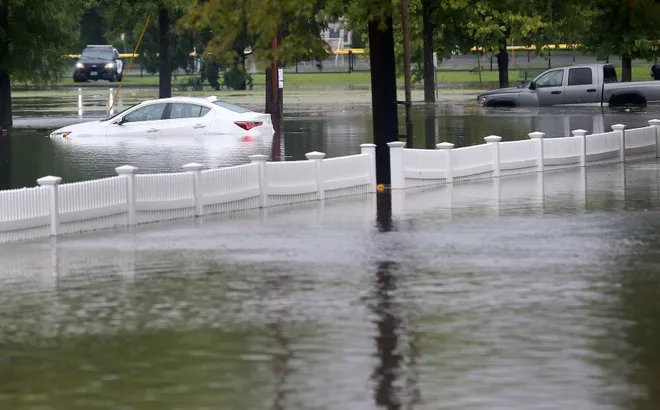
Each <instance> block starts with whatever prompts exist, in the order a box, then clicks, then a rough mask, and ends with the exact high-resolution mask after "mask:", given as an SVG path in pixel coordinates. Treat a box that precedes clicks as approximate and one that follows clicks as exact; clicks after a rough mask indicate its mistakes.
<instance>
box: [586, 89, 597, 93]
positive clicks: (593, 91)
mask: <svg viewBox="0 0 660 410" xmlns="http://www.w3.org/2000/svg"><path fill="white" fill-rule="evenodd" d="M587 92H588V93H595V92H596V89H595V88H590V89H588V90H587Z"/></svg>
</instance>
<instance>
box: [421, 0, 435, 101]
mask: <svg viewBox="0 0 660 410" xmlns="http://www.w3.org/2000/svg"><path fill="white" fill-rule="evenodd" d="M433 4H434V3H433V1H432V0H424V3H423V4H422V7H423V8H422V25H423V28H422V30H423V36H424V101H425V102H427V103H434V102H435V68H434V66H433V49H434V46H433V32H434V31H435V24H433V20H432V18H431V17H432V14H433V9H434V6H433Z"/></svg>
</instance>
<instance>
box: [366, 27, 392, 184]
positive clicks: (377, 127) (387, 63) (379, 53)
mask: <svg viewBox="0 0 660 410" xmlns="http://www.w3.org/2000/svg"><path fill="white" fill-rule="evenodd" d="M384 21H385V29H384V30H381V29H380V28H379V25H380V20H372V21H370V22H369V26H368V27H369V60H370V64H369V65H370V67H371V110H372V117H373V134H374V143H375V144H376V182H377V183H378V184H385V185H389V184H390V182H391V175H390V148H389V147H388V146H387V143H388V142H392V141H398V140H399V121H398V116H397V95H396V67H395V64H394V36H393V29H392V16H391V15H389V16H387V17H385V18H384Z"/></svg>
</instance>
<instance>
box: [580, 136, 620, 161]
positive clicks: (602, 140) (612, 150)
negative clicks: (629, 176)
mask: <svg viewBox="0 0 660 410" xmlns="http://www.w3.org/2000/svg"><path fill="white" fill-rule="evenodd" d="M585 138H586V140H587V142H586V144H587V161H603V160H606V159H610V158H618V157H619V143H620V140H621V136H620V134H619V132H618V131H612V132H605V133H601V134H592V135H587V136H586V137H585Z"/></svg>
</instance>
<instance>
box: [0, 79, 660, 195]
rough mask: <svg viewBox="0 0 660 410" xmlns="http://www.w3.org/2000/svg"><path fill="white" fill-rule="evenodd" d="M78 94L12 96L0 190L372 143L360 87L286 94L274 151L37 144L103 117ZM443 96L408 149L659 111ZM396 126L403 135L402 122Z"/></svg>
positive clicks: (559, 132)
mask: <svg viewBox="0 0 660 410" xmlns="http://www.w3.org/2000/svg"><path fill="white" fill-rule="evenodd" d="M320 92H322V91H319V93H320ZM85 93H86V94H85V95H84V104H83V105H84V110H83V112H82V114H81V115H80V116H79V115H78V113H77V93H76V92H63V93H62V95H61V96H58V97H54V96H53V95H52V93H51V94H47V95H40V94H39V93H38V92H34V93H23V94H21V95H18V96H17V97H16V98H15V99H14V109H15V115H16V118H15V125H16V130H15V132H14V136H13V138H12V139H11V141H10V142H9V145H11V148H10V149H9V150H8V149H6V148H3V147H4V146H5V145H7V143H5V142H2V141H0V189H6V188H19V187H23V186H34V185H35V181H36V179H38V178H40V177H42V176H45V175H57V176H60V177H62V178H63V180H64V182H65V183H66V182H75V181H81V180H86V179H93V178H101V177H107V176H112V175H115V172H114V169H115V168H116V167H118V166H121V165H125V164H130V165H134V166H137V167H139V168H140V171H141V172H168V171H180V170H181V166H182V165H184V164H187V163H189V162H193V161H194V162H200V163H203V164H205V165H207V166H211V167H215V166H227V165H236V164H240V163H245V162H247V161H248V156H249V155H252V154H257V153H262V154H267V155H273V154H275V155H277V157H279V158H280V159H285V160H290V159H292V160H301V159H305V154H306V153H308V152H311V151H321V152H325V153H326V154H327V156H328V157H336V156H341V155H352V154H355V153H356V152H359V146H360V144H362V143H365V142H372V141H373V135H372V133H373V131H372V130H373V126H372V120H371V112H370V108H369V102H368V101H369V99H368V98H367V97H368V90H365V91H345V92H344V94H345V96H343V95H342V94H341V93H339V94H338V93H336V92H335V93H334V94H332V93H330V92H328V97H327V100H328V101H324V102H318V101H317V102H316V103H310V102H305V101H306V99H310V98H316V99H317V100H318V97H311V96H310V95H309V93H308V94H306V95H302V94H301V96H299V97H297V96H296V95H295V94H292V92H289V94H287V95H289V96H291V99H292V101H293V102H292V103H290V104H288V105H287V107H286V110H285V113H286V114H285V123H284V135H283V137H282V139H281V141H279V145H278V144H275V146H276V149H275V150H273V148H272V146H270V145H269V144H266V145H264V144H261V143H259V142H257V141H251V142H240V143H233V144H226V143H225V142H219V141H217V140H214V139H206V140H204V141H203V142H199V141H198V142H196V143H192V144H189V143H187V142H186V141H185V140H183V139H181V138H178V139H162V140H160V141H157V142H153V141H151V140H148V139H145V140H140V141H137V140H136V141H131V142H126V141H110V140H106V139H104V138H103V139H97V140H94V141H74V140H68V141H61V140H60V141H51V140H50V139H48V138H45V136H46V135H48V133H49V132H50V131H52V130H53V129H56V128H59V127H63V126H66V125H67V124H73V123H77V122H82V121H87V120H92V119H97V118H101V117H103V116H104V115H105V114H104V113H105V104H107V99H108V97H109V93H108V90H103V89H95V90H94V89H92V90H85ZM448 95H453V97H452V98H451V99H447V100H444V101H443V102H440V103H438V104H437V105H436V106H435V107H430V108H427V107H425V106H424V105H415V106H414V108H413V125H414V131H415V141H414V144H415V147H427V148H428V147H435V144H436V143H438V142H443V141H449V142H452V143H454V144H455V145H456V146H457V147H460V146H466V145H473V144H480V143H483V138H484V137H486V136H488V135H500V136H502V138H503V140H505V141H508V140H517V139H525V138H527V134H528V133H529V132H533V131H542V132H545V133H546V134H547V135H548V136H549V137H558V136H565V135H569V134H570V131H571V130H574V129H578V128H582V129H586V130H587V131H589V132H604V131H609V130H610V127H611V126H612V125H613V124H617V123H623V124H625V125H627V126H628V127H641V126H646V125H648V120H650V119H654V118H660V105H649V106H648V107H646V108H644V109H642V110H636V111H632V112H631V111H617V110H613V109H609V108H604V109H603V108H576V107H564V108H552V109H547V108H545V109H514V110H493V109H489V110H484V109H480V108H477V107H476V106H475V101H474V98H473V97H475V96H476V95H475V96H469V94H467V95H463V94H460V93H458V94H448ZM365 96H366V97H365ZM154 97H155V96H154V95H153V91H150V92H140V91H133V90H131V91H130V92H128V91H127V93H126V94H125V95H120V97H119V101H118V102H117V107H118V109H120V108H121V107H128V106H130V105H132V104H134V103H136V102H138V101H141V100H143V99H147V98H154ZM229 99H230V101H233V102H236V103H239V104H243V105H246V106H248V107H249V108H251V109H253V110H262V109H263V102H262V101H261V99H260V98H253V97H246V96H240V95H237V96H231V97H229ZM360 101H362V102H360ZM399 124H400V129H401V131H400V133H401V134H403V133H404V124H405V122H404V120H403V118H400V119H399ZM9 151H11V157H10V158H11V159H9V157H8V154H7V152H9Z"/></svg>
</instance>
